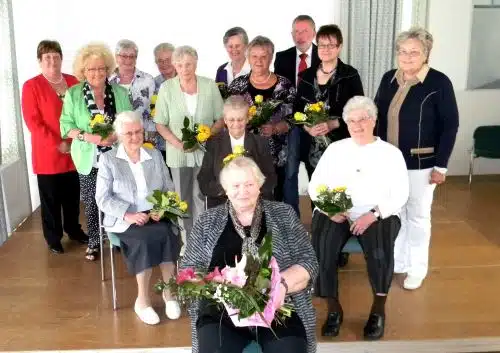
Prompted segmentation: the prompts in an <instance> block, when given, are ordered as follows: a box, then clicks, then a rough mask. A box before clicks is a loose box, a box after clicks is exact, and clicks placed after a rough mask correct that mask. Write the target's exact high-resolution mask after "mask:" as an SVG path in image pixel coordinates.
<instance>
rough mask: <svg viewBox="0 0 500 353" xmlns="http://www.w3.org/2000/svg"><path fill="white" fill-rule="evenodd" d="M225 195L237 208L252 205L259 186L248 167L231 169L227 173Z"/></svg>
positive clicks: (256, 198) (256, 197) (254, 202)
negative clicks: (227, 181)
mask: <svg viewBox="0 0 500 353" xmlns="http://www.w3.org/2000/svg"><path fill="white" fill-rule="evenodd" d="M228 180H229V183H228V185H227V190H226V195H227V198H228V199H229V201H231V203H232V204H233V206H234V207H235V208H237V209H246V208H251V207H254V206H255V205H256V204H257V200H258V198H259V194H260V186H259V184H258V182H257V180H256V178H255V176H254V173H253V172H252V170H251V169H250V168H237V169H232V170H231V171H230V172H229V175H228Z"/></svg>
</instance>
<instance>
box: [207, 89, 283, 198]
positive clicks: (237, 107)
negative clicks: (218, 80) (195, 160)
mask: <svg viewBox="0 0 500 353" xmlns="http://www.w3.org/2000/svg"><path fill="white" fill-rule="evenodd" d="M248 108H249V106H248V103H247V102H246V101H245V99H244V98H243V97H242V96H231V97H229V98H228V99H227V100H226V102H225V103H224V122H225V123H226V127H227V130H225V131H223V132H220V133H219V134H217V135H216V136H215V137H214V138H212V139H210V140H209V141H208V143H207V153H205V156H204V157H203V164H202V165H201V170H200V173H199V174H198V183H199V185H200V190H201V192H202V193H203V195H205V196H206V197H207V207H214V206H218V205H220V204H222V203H224V202H226V200H227V197H226V194H225V192H224V189H223V188H222V185H221V183H220V180H219V174H220V171H221V170H222V167H223V166H224V162H223V161H224V158H226V157H227V156H229V155H230V154H231V153H233V152H234V151H235V149H236V150H237V149H238V148H244V149H245V156H247V157H251V158H252V159H253V160H254V161H255V163H257V165H258V166H259V168H260V169H261V171H262V173H263V174H264V176H265V177H266V181H265V182H264V184H263V185H262V190H261V193H262V195H263V197H264V198H266V199H268V200H272V199H273V191H274V187H275V186H276V174H275V171H274V167H273V158H272V156H271V153H270V152H269V146H268V144H267V140H266V139H265V138H264V137H262V136H259V135H255V134H248V133H245V130H246V124H247V121H248Z"/></svg>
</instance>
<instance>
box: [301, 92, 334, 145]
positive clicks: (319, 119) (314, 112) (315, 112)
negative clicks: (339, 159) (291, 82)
mask: <svg viewBox="0 0 500 353" xmlns="http://www.w3.org/2000/svg"><path fill="white" fill-rule="evenodd" d="M329 120H331V119H330V116H329V115H328V109H327V108H326V104H325V103H324V102H321V101H319V102H316V103H313V104H311V103H308V104H306V106H305V108H304V113H301V112H296V113H295V114H294V115H293V118H292V120H291V122H292V123H293V124H296V125H306V126H309V127H312V126H314V125H317V124H321V123H325V122H327V121H329ZM316 140H317V141H318V142H319V143H320V145H321V146H323V147H327V146H328V145H329V144H330V143H331V141H330V139H329V138H328V137H327V136H316Z"/></svg>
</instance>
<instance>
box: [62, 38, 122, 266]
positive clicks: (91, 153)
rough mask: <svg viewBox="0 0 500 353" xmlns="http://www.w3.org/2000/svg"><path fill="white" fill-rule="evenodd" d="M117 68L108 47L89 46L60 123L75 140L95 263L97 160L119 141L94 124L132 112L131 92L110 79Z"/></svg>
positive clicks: (88, 253) (77, 62)
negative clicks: (101, 117)
mask: <svg viewBox="0 0 500 353" xmlns="http://www.w3.org/2000/svg"><path fill="white" fill-rule="evenodd" d="M114 68H115V61H114V59H113V55H112V54H111V51H110V50H109V49H108V48H107V47H106V46H105V45H102V44H89V45H86V46H85V47H83V48H82V49H80V51H79V52H78V53H77V55H76V58H75V62H74V64H73V70H74V73H75V76H76V77H77V78H78V79H79V80H80V81H81V83H80V84H78V85H75V86H73V87H71V88H69V89H68V90H67V91H66V95H65V96H64V104H63V108H62V113H61V120H60V126H61V135H62V138H63V139H66V138H70V139H72V143H71V157H72V158H73V163H74V164H75V167H76V170H77V171H78V173H79V177H80V192H81V198H82V200H83V203H84V204H85V215H86V216H87V231H88V235H89V245H88V248H87V251H86V255H85V258H86V259H87V260H89V261H94V260H95V259H96V257H97V254H98V253H99V213H98V212H99V210H98V208H97V205H96V203H95V183H96V178H97V168H98V165H97V161H98V159H99V157H100V156H101V155H102V153H104V152H107V151H109V150H110V149H111V146H112V145H113V144H114V143H115V142H116V135H115V134H111V135H110V136H108V137H107V138H105V139H103V138H102V137H101V136H100V135H98V134H94V133H92V128H91V127H90V121H91V120H92V119H93V118H94V117H95V116H96V115H97V114H102V115H106V116H108V117H109V119H110V120H111V121H114V120H115V116H116V114H117V113H120V112H122V111H125V110H130V109H131V105H130V101H129V99H128V93H127V90H125V89H124V88H123V87H120V86H118V85H115V84H110V83H109V82H108V80H107V77H108V76H109V75H110V74H111V73H112V72H113V70H114Z"/></svg>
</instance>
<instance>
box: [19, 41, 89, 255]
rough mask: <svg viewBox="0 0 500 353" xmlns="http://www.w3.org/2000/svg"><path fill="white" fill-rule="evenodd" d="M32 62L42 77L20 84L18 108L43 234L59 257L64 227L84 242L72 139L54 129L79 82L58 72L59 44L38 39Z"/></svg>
mask: <svg viewBox="0 0 500 353" xmlns="http://www.w3.org/2000/svg"><path fill="white" fill-rule="evenodd" d="M37 58H38V61H39V63H40V68H41V71H42V73H41V74H40V75H38V76H35V77H33V78H31V79H29V80H28V81H26V82H25V83H24V85H23V93H22V109H23V116H24V121H25V122H26V125H27V126H28V129H29V130H30V132H31V148H32V152H31V155H32V160H33V172H34V173H35V174H36V175H37V179H38V189H39V192H40V204H41V206H40V207H41V212H42V226H43V235H44V237H45V240H46V241H47V245H48V246H49V249H50V250H51V251H52V252H53V253H56V254H61V253H63V252H64V249H63V247H62V245H61V238H62V236H63V229H64V231H65V232H66V233H67V234H68V236H69V237H70V238H71V239H73V240H76V241H78V242H80V243H83V244H85V243H87V242H88V237H87V235H86V234H85V233H84V232H83V230H82V227H81V225H80V221H79V217H80V184H79V179H78V173H77V172H76V170H75V166H74V165H73V161H72V160H71V156H70V155H69V150H70V146H71V139H67V140H63V139H61V133H60V126H59V118H60V116H61V109H62V103H63V101H62V99H63V98H64V94H65V93H66V90H67V89H68V88H69V87H71V86H73V85H75V84H77V83H78V80H77V79H76V78H75V77H74V76H71V75H66V74H63V73H62V72H61V63H62V50H61V46H60V45H59V43H58V42H56V41H50V40H43V41H41V42H40V43H39V44H38V48H37ZM61 208H62V214H63V217H61Z"/></svg>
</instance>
